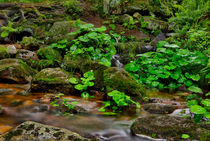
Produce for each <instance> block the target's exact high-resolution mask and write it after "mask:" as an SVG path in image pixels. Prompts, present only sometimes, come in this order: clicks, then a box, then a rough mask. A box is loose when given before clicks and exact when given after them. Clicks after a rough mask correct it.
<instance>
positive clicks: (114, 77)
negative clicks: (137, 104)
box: [103, 67, 145, 101]
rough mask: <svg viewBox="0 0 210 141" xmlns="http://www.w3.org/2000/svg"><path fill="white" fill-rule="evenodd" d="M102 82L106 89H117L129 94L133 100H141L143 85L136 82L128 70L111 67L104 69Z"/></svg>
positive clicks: (143, 91) (143, 90) (143, 92)
mask: <svg viewBox="0 0 210 141" xmlns="http://www.w3.org/2000/svg"><path fill="white" fill-rule="evenodd" d="M103 79H104V84H105V86H106V88H107V91H111V90H118V91H120V92H124V93H125V94H127V95H129V96H131V98H132V99H133V100H135V101H142V100H143V96H144V95H145V87H144V85H142V84H139V83H137V82H136V80H135V79H134V78H133V77H131V76H130V75H129V74H128V72H126V71H125V70H124V69H122V68H118V67H111V68H108V69H106V70H105V71H104V76H103Z"/></svg>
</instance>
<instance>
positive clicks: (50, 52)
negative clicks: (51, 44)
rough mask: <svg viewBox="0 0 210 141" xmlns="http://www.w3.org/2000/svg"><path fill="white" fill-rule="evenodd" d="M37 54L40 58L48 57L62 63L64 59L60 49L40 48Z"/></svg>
mask: <svg viewBox="0 0 210 141" xmlns="http://www.w3.org/2000/svg"><path fill="white" fill-rule="evenodd" d="M37 55H38V57H39V59H47V60H52V61H57V62H59V63H61V62H62V59H63V58H62V56H61V54H60V52H59V51H57V50H55V49H52V48H47V47H46V48H44V47H43V48H40V49H39V50H38V51H37Z"/></svg>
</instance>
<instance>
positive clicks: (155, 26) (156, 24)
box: [144, 17, 168, 31]
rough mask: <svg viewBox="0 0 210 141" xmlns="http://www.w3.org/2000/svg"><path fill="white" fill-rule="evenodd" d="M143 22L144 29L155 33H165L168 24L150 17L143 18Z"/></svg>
mask: <svg viewBox="0 0 210 141" xmlns="http://www.w3.org/2000/svg"><path fill="white" fill-rule="evenodd" d="M144 22H147V25H146V28H147V29H149V30H153V31H157V30H161V31H166V30H167V28H168V24H167V22H165V21H162V20H158V19H153V18H151V17H144Z"/></svg>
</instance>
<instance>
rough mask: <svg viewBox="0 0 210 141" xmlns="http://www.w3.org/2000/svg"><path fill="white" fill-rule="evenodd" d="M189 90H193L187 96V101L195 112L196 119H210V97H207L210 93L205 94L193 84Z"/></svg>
mask: <svg viewBox="0 0 210 141" xmlns="http://www.w3.org/2000/svg"><path fill="white" fill-rule="evenodd" d="M188 90H189V91H191V92H193V94H190V95H189V96H188V97H187V98H186V101H187V106H188V107H189V108H190V111H191V113H193V114H194V116H193V118H194V121H195V122H200V121H201V120H202V119H203V117H204V118H207V119H210V112H209V111H210V99H208V98H207V96H209V93H207V94H205V95H203V92H202V90H201V89H200V88H198V87H195V86H191V87H190V88H188Z"/></svg>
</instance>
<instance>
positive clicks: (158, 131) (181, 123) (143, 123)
mask: <svg viewBox="0 0 210 141" xmlns="http://www.w3.org/2000/svg"><path fill="white" fill-rule="evenodd" d="M131 131H132V133H134V134H135V135H138V134H144V135H148V136H152V135H154V134H155V135H156V137H157V138H164V139H167V140H170V141H174V140H182V138H181V136H182V134H188V135H189V136H190V140H191V139H192V140H193V139H196V140H203V141H204V140H206V141H207V140H210V132H209V130H206V129H203V128H201V127H200V126H199V125H197V124H195V123H194V122H193V121H191V120H190V119H186V118H183V117H173V116H149V117H141V118H138V119H136V121H135V122H134V123H133V124H132V126H131Z"/></svg>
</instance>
